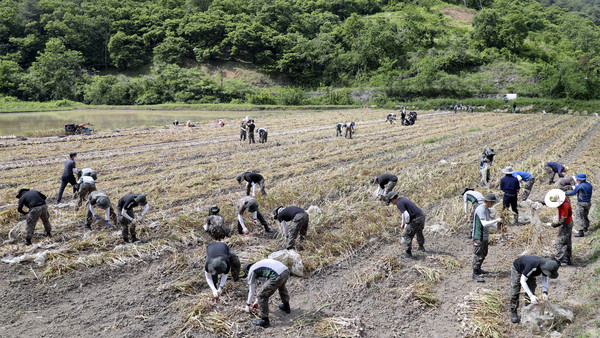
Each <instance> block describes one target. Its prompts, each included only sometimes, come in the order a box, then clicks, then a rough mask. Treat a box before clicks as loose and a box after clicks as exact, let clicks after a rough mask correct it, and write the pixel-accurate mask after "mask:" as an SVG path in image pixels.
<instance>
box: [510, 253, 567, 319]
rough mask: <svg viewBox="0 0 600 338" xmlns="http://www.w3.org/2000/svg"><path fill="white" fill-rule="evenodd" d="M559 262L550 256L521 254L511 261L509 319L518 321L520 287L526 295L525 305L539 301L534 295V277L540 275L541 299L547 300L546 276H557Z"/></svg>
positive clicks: (535, 284)
mask: <svg viewBox="0 0 600 338" xmlns="http://www.w3.org/2000/svg"><path fill="white" fill-rule="evenodd" d="M559 267H560V264H558V262H557V261H555V260H553V259H551V258H541V257H538V256H522V257H519V258H517V259H515V261H514V262H513V266H512V270H511V272H510V321H511V322H513V323H518V322H519V315H518V314H517V310H518V309H519V294H520V293H521V287H522V288H523V290H525V292H526V293H527V295H526V296H525V306H527V305H529V303H530V302H531V303H532V304H534V305H537V304H539V303H540V300H539V299H538V298H537V297H536V296H535V289H536V287H537V281H536V278H535V277H537V276H539V275H542V301H547V300H548V278H552V279H556V278H557V277H558V268H559Z"/></svg>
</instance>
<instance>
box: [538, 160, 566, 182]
mask: <svg viewBox="0 0 600 338" xmlns="http://www.w3.org/2000/svg"><path fill="white" fill-rule="evenodd" d="M568 169H569V167H567V166H566V165H562V164H560V163H558V162H546V165H545V166H544V170H546V172H547V173H548V184H554V176H555V175H556V174H558V177H560V178H563V177H565V175H564V173H566V172H567V170H568Z"/></svg>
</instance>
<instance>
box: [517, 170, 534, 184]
mask: <svg viewBox="0 0 600 338" xmlns="http://www.w3.org/2000/svg"><path fill="white" fill-rule="evenodd" d="M512 176H513V177H514V178H516V179H519V177H518V176H521V179H522V180H523V181H525V182H527V181H529V179H530V178H531V174H530V173H528V172H526V171H515V172H514V173H513V174H512Z"/></svg>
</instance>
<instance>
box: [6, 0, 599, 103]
mask: <svg viewBox="0 0 600 338" xmlns="http://www.w3.org/2000/svg"><path fill="white" fill-rule="evenodd" d="M561 5H563V7H567V8H572V9H573V10H572V11H570V10H566V9H564V8H561V7H557V6H555V5H552V6H544V5H542V4H540V3H539V2H536V1H532V0H522V1H508V0H485V1H478V2H471V1H450V2H443V1H439V0H427V1H422V2H400V1H398V2H396V1H392V2H389V1H383V0H377V1H366V0H349V1H341V2H330V1H317V0H310V1H306V0H303V1H299V0H269V1H264V0H260V1H259V0H251V1H246V0H206V1H205V0H174V1H151V0H142V1H137V0H136V1H134V0H125V1H107V2H103V3H102V4H98V3H97V2H94V1H89V0H83V1H80V2H78V3H74V2H72V1H69V0H56V1H52V2H49V1H46V0H44V1H25V0H2V8H3V11H2V14H1V15H0V95H3V96H11V97H16V98H18V99H20V100H25V101H49V100H61V99H69V100H75V101H79V102H84V103H88V104H111V105H132V104H137V105H147V104H158V103H168V102H179V103H220V102H233V103H242V102H250V103H257V104H269V103H271V102H273V101H276V100H277V98H278V97H279V95H280V91H281V90H283V89H281V87H292V88H293V89H294V90H295V91H296V92H297V93H296V94H295V95H296V96H300V97H302V93H303V91H304V90H308V91H315V90H318V91H323V90H324V89H334V88H369V89H372V90H375V91H376V92H377V93H378V95H375V96H374V97H372V98H370V99H369V101H368V102H360V104H369V103H374V104H384V103H386V102H399V101H404V100H406V99H415V98H439V97H452V98H468V97H473V96H477V95H485V94H497V93H506V92H516V93H518V94H519V95H521V96H529V97H541V98H568V99H579V100H587V99H593V98H596V97H598V96H599V94H600V89H598V88H600V85H599V84H600V75H599V74H600V72H599V71H598V62H597V61H598V57H597V55H598V54H599V52H600V44H599V43H598V41H600V34H599V29H598V26H597V24H595V23H594V21H592V20H589V19H587V18H585V17H582V16H581V15H580V14H581V11H579V9H580V8H581V6H580V7H577V6H565V4H564V3H563V4H561ZM595 7H596V6H594V5H590V7H589V11H591V10H592V9H594V8H595ZM586 8H587V7H586ZM582 11H588V10H587V9H585V10H583V9H582ZM589 11H588V12H589ZM219 65H245V67H238V69H239V71H233V72H232V71H231V69H229V68H228V67H227V66H225V67H224V69H222V68H219V70H217V69H216V67H217V66H219ZM234 67H237V66H234ZM242 69H247V70H249V71H245V70H244V71H242ZM288 89H289V88H288ZM327 100H329V101H330V102H324V101H327ZM297 101H298V100H293V101H292V102H291V103H289V104H298V103H296V102H297ZM331 101H333V102H338V101H339V100H337V101H336V100H333V99H331V98H329V97H328V96H327V95H325V96H324V97H321V98H319V99H313V100H312V102H311V103H312V104H323V103H331ZM354 103H358V102H354ZM334 104H348V99H347V98H346V99H345V100H344V102H342V103H334Z"/></svg>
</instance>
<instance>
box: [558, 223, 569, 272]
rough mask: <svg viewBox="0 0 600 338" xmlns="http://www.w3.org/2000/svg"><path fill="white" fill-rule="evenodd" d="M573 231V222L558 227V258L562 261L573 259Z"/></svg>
mask: <svg viewBox="0 0 600 338" xmlns="http://www.w3.org/2000/svg"><path fill="white" fill-rule="evenodd" d="M572 231H573V222H571V223H569V224H564V225H561V226H560V227H559V228H558V238H557V239H556V251H557V253H556V255H555V256H554V258H556V260H557V261H559V262H561V263H566V262H567V261H570V260H571V249H572V247H571V232H572Z"/></svg>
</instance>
